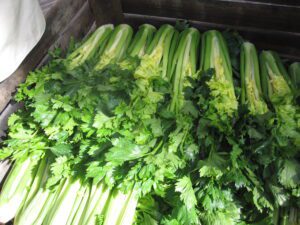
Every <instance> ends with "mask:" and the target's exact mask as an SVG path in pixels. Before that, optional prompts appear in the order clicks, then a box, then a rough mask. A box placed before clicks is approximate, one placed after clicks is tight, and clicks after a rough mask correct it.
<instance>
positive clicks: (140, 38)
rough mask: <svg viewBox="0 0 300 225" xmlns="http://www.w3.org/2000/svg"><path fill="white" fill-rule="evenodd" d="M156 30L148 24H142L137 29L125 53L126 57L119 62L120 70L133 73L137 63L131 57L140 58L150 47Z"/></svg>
mask: <svg viewBox="0 0 300 225" xmlns="http://www.w3.org/2000/svg"><path fill="white" fill-rule="evenodd" d="M155 32H156V28H155V27H154V26H152V25H150V24H143V25H141V26H140V27H139V30H138V32H137V33H136V34H135V36H134V38H133V40H132V42H131V44H130V46H129V48H128V51H127V56H129V57H125V59H124V60H122V61H121V62H120V66H121V68H122V69H127V70H131V71H134V70H135V69H136V68H137V66H138V61H136V60H135V59H133V57H134V58H135V57H137V58H141V57H142V56H143V55H144V54H145V52H146V49H147V48H148V46H149V45H150V43H151V41H152V39H153V36H154V33H155Z"/></svg>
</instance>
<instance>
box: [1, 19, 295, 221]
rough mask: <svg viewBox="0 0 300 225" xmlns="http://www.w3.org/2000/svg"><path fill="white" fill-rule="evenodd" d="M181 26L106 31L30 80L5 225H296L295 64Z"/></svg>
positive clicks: (16, 118) (6, 147)
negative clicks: (11, 223)
mask: <svg viewBox="0 0 300 225" xmlns="http://www.w3.org/2000/svg"><path fill="white" fill-rule="evenodd" d="M179 28H180V26H179V27H178V29H177V28H176V27H173V26H171V25H163V26H161V27H160V28H159V29H158V30H156V28H155V27H153V26H152V25H149V24H144V25H142V26H140V27H139V29H138V31H137V32H136V34H134V32H133V29H132V28H131V27H130V26H129V25H126V24H121V25H118V26H117V27H114V26H113V25H104V26H102V27H99V28H98V29H97V30H96V31H95V32H93V33H92V34H91V35H90V36H89V37H88V38H87V39H86V40H85V41H84V42H83V43H81V44H79V45H78V46H77V45H75V46H73V47H70V49H69V51H68V54H67V56H66V58H62V57H61V56H60V55H59V54H60V52H59V50H56V51H55V52H53V53H52V54H51V56H52V60H51V61H50V63H49V64H48V65H47V66H45V67H43V68H42V69H41V70H37V71H35V72H32V73H31V74H30V75H29V76H28V78H27V80H26V82H25V83H24V84H21V85H20V87H19V89H18V92H17V94H16V96H15V99H16V100H17V101H22V102H24V108H23V109H22V110H20V111H18V112H17V113H15V114H13V115H12V116H11V117H10V119H9V132H8V137H7V139H6V140H5V141H4V142H3V143H2V144H1V145H2V148H1V151H0V160H2V159H9V160H11V161H12V162H13V167H12V169H11V171H10V173H9V175H8V177H7V178H6V180H5V183H4V184H3V188H2V190H1V193H0V222H3V223H6V222H8V221H10V220H12V219H13V218H14V224H19V225H24V224H26V225H27V224H29V225H31V224H32V225H33V224H34V225H38V224H47V225H50V224H59V225H60V224H61V225H66V224H69V225H71V224H72V225H73V224H74V225H76V224H78V225H79V224H80V225H85V224H96V225H97V224H102V225H103V224H105V225H131V224H136V225H138V224H151V225H156V224H165V225H194V224H205V225H218V224H222V225H223V224H224V225H227V224H228V225H231V224H240V225H242V224H243V225H244V224H252V225H255V224H256V225H258V224H274V225H281V224H282V225H283V224H292V225H296V224H299V220H300V212H299V207H300V202H299V196H300V195H299V190H300V164H299V139H300V136H299V124H300V122H299V120H300V116H299V115H300V114H299V107H298V105H297V104H296V98H297V95H298V94H297V93H298V89H297V88H298V86H297V85H298V83H297V77H298V75H297V74H299V71H298V67H297V66H298V65H297V64H293V65H291V67H290V70H289V72H290V76H289V75H288V74H287V72H286V71H285V68H284V65H283V64H282V63H281V61H280V59H279V57H278V56H277V55H276V54H275V53H273V52H269V51H264V52H262V53H261V57H260V62H259V60H258V56H257V51H256V49H255V46H254V45H253V44H251V43H249V42H244V43H242V45H241V46H240V45H239V44H240V43H238V42H237V43H238V45H236V46H234V45H227V42H228V41H229V40H226V39H225V38H224V36H223V35H222V33H220V32H218V31H214V30H213V31H207V32H205V33H204V34H203V35H202V36H201V35H200V33H199V31H198V30H197V29H195V28H186V27H185V28H184V29H183V30H180V29H179ZM200 37H201V38H200ZM225 37H226V36H225ZM200 42H201V45H200ZM227 46H230V48H228V47H227ZM200 48H201V49H200ZM231 48H235V49H231ZM232 50H235V51H238V52H239V51H240V60H238V59H237V58H232V59H233V60H235V62H237V61H238V62H240V63H239V64H240V69H237V70H238V71H235V75H236V76H234V75H233V69H232V65H231V57H236V55H232V54H231V51H232ZM199 61H200V65H199V63H198V62H199ZM259 63H260V65H259ZM198 67H199V68H198ZM235 70H236V68H235Z"/></svg>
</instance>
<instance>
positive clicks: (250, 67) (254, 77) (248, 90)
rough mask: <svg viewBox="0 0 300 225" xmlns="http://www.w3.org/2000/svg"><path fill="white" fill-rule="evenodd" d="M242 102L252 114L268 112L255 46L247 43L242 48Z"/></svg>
mask: <svg viewBox="0 0 300 225" xmlns="http://www.w3.org/2000/svg"><path fill="white" fill-rule="evenodd" d="M240 71H241V89H242V91H241V101H242V104H247V105H248V108H249V111H250V113H251V114H253V115H256V114H264V113H266V112H267V111H268V107H267V104H266V103H265V101H264V100H263V98H262V89H261V83H260V74H259V64H258V56H257V53H256V49H255V46H254V45H253V44H252V43H250V42H245V43H243V45H242V48H241V70H240Z"/></svg>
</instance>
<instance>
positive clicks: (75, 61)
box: [66, 24, 114, 70]
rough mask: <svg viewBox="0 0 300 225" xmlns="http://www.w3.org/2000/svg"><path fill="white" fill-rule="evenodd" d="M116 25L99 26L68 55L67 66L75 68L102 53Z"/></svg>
mask: <svg viewBox="0 0 300 225" xmlns="http://www.w3.org/2000/svg"><path fill="white" fill-rule="evenodd" d="M113 28H114V26H113V25H112V24H107V25H104V26H101V27H99V28H98V29H97V30H96V31H94V32H93V34H92V35H91V36H90V37H89V38H88V39H87V40H86V41H84V43H83V44H82V45H81V46H80V47H79V48H77V49H76V50H75V51H73V52H72V53H71V54H70V55H69V56H68V57H67V63H66V67H67V68H68V69H70V70H71V69H74V68H75V67H77V66H80V65H81V64H82V63H84V62H85V61H87V60H88V59H91V58H93V57H95V56H99V55H101V53H102V52H103V50H104V47H105V43H106V42H107V40H108V37H109V35H110V34H111V32H112V31H113Z"/></svg>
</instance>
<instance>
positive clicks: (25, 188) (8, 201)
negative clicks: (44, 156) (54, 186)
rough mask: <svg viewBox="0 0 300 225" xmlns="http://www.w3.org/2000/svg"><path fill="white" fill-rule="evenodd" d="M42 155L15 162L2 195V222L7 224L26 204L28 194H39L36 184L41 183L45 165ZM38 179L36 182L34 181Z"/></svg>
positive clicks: (0, 204) (0, 209) (0, 218)
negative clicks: (41, 158)
mask: <svg viewBox="0 0 300 225" xmlns="http://www.w3.org/2000/svg"><path fill="white" fill-rule="evenodd" d="M40 157H41V156H40V155H32V156H28V157H27V158H26V159H25V160H24V161H16V162H14V166H13V168H12V169H11V171H10V173H9V175H8V177H7V179H6V180H5V183H4V185H3V189H2V191H1V195H0V222H1V223H7V222H8V221H10V220H11V219H12V218H13V217H14V216H15V215H16V213H17V211H18V210H19V209H20V207H22V205H23V204H24V202H25V200H26V197H27V196H28V193H29V192H30V193H31V196H32V195H33V194H35V193H36V192H37V186H38V185H35V186H33V187H32V184H33V183H34V182H36V183H39V182H41V176H40V174H43V172H44V168H45V163H44V161H43V160H40ZM35 179H37V180H36V181H34V180H35Z"/></svg>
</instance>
